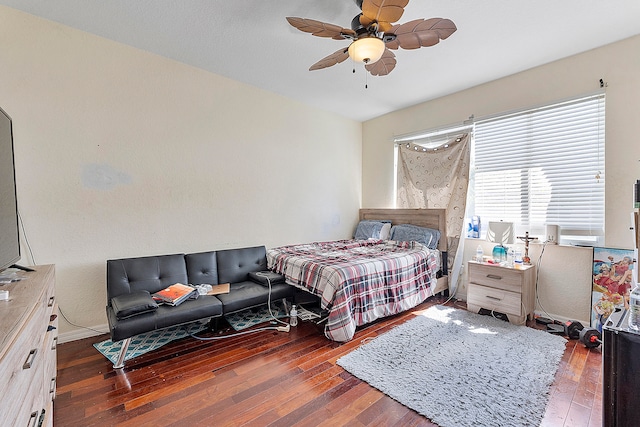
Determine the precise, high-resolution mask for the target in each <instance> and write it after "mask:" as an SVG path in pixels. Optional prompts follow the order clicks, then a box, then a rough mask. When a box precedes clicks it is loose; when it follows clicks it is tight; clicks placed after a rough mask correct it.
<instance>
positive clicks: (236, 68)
mask: <svg viewBox="0 0 640 427" xmlns="http://www.w3.org/2000/svg"><path fill="white" fill-rule="evenodd" d="M0 4H3V5H6V6H10V7H12V8H15V9H19V10H22V11H25V12H28V13H30V14H33V15H36V16H40V17H43V18H46V19H49V20H52V21H57V22H60V23H62V24H65V25H68V26H70V27H74V28H77V29H80V30H83V31H87V32H89V33H93V34H97V35H99V36H102V37H105V38H108V39H111V40H115V41H118V42H121V43H124V44H127V45H130V46H134V47H137V48H140V49H143V50H146V51H149V52H154V53H156V54H159V55H162V56H165V57H168V58H172V59H175V60H177V61H180V62H184V63H186V64H190V65H193V66H196V67H199V68H202V69H205V70H209V71H211V72H213V73H216V74H219V75H222V76H226V77H229V78H232V79H235V80H238V81H241V82H244V83H248V84H250V85H253V86H256V87H259V88H262V89H264V90H267V91H271V92H275V93H278V94H281V95H283V96H285V97H288V98H293V99H296V100H298V101H300V102H302V103H305V104H309V105H312V106H315V107H319V108H321V109H325V110H329V111H334V112H336V113H338V114H341V115H344V116H346V117H349V118H352V119H355V120H359V121H364V120H368V119H371V118H374V117H377V116H380V115H382V114H385V113H388V112H391V111H394V110H397V109H400V108H403V107H407V106H410V105H414V104H418V103H420V102H424V101H427V100H430V99H434V98H437V97H440V96H443V95H447V94H450V93H453V92H457V91H460V90H463V89H466V88H469V87H472V86H476V85H478V84H481V83H484V82H488V81H491V80H495V79H498V78H500V77H504V76H507V75H510V74H514V73H517V72H519V71H523V70H526V69H529V68H532V67H535V66H537V65H541V64H545V63H548V62H551V61H554V60H556V59H560V58H563V57H566V56H569V55H573V54H576V53H579V52H584V51H586V50H589V49H592V48H595V47H599V46H602V45H605V44H608V43H611V42H615V41H618V40H621V39H624V38H627V37H630V36H633V35H636V34H640V1H639V0H609V1H602V0H562V1H558V0H536V1H531V0H411V1H410V2H409V4H408V6H407V7H406V8H405V13H404V15H403V17H402V18H401V19H400V21H399V23H403V22H407V21H410V20H413V19H417V18H432V17H442V18H449V19H451V20H452V21H453V22H454V23H455V24H456V26H457V27H458V31H456V32H455V33H454V34H453V35H452V36H451V37H449V38H448V39H447V40H444V41H442V42H441V43H439V44H437V45H435V46H433V47H427V48H421V49H418V50H402V49H399V50H397V51H395V54H396V59H397V61H398V64H397V66H396V68H395V69H394V70H393V71H392V72H391V73H390V74H389V75H388V76H383V77H372V76H370V75H368V73H366V72H365V71H364V68H362V66H358V67H356V72H355V74H354V73H352V70H353V64H352V62H351V61H349V60H347V61H345V62H343V63H342V64H338V65H335V66H333V67H331V68H328V69H324V70H318V71H313V72H311V71H308V69H309V67H310V66H311V65H312V64H313V63H315V62H316V61H318V60H319V59H321V58H324V57H325V56H327V55H329V54H330V53H333V52H335V51H336V50H338V49H340V48H341V47H345V46H347V45H348V41H346V40H345V41H336V40H332V39H328V38H320V37H315V36H312V35H311V34H308V33H302V32H300V31H298V30H296V29H295V28H293V27H291V26H290V25H289V24H288V23H287V21H286V20H285V17H286V16H298V17H303V18H312V19H316V20H319V21H323V22H328V23H333V24H336V25H340V26H342V27H346V28H349V27H350V23H351V20H352V19H353V17H354V16H355V15H357V14H358V13H359V9H358V8H357V6H356V5H355V3H354V1H353V0H227V1H222V0H108V1H105V0H0ZM630 54H633V55H639V53H638V52H630ZM367 75H368V77H367ZM599 77H602V76H594V80H597V78H599ZM604 77H605V78H606V76H604ZM365 83H367V84H368V89H365ZM594 84H595V81H594Z"/></svg>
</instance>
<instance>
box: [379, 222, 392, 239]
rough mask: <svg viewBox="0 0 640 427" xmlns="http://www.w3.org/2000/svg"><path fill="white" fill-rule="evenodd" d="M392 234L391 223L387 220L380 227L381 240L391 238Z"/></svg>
mask: <svg viewBox="0 0 640 427" xmlns="http://www.w3.org/2000/svg"><path fill="white" fill-rule="evenodd" d="M390 236H391V223H390V222H385V223H384V225H383V226H382V228H381V229H380V240H389V237H390Z"/></svg>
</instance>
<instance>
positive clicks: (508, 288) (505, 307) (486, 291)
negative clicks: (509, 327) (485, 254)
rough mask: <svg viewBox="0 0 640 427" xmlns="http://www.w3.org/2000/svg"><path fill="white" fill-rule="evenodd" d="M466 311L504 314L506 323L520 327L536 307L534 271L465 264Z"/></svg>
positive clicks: (522, 268) (527, 268)
mask: <svg viewBox="0 0 640 427" xmlns="http://www.w3.org/2000/svg"><path fill="white" fill-rule="evenodd" d="M468 265H469V270H468V274H469V285H468V287H467V310H469V311H473V312H475V313H477V312H479V311H480V309H481V308H485V309H487V310H493V311H495V312H498V313H504V314H506V315H507V317H508V318H509V322H511V323H515V324H518V325H521V324H524V323H525V319H526V318H527V317H529V319H533V312H534V310H535V304H536V301H535V299H536V292H535V271H536V268H535V266H533V265H524V266H522V267H521V268H510V267H502V266H500V265H496V264H487V263H482V264H480V263H478V262H475V261H469V264H468Z"/></svg>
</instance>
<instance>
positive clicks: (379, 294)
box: [267, 209, 448, 342]
mask: <svg viewBox="0 0 640 427" xmlns="http://www.w3.org/2000/svg"><path fill="white" fill-rule="evenodd" d="M360 221H361V222H372V221H373V222H384V223H388V224H390V226H389V227H391V226H397V225H401V224H411V225H413V226H417V227H424V228H427V229H431V230H437V231H438V232H439V233H436V234H439V238H438V239H437V240H436V241H435V242H433V240H431V241H429V242H424V241H422V242H421V243H418V242H416V241H409V240H407V241H405V240H402V241H400V240H390V239H386V238H373V239H371V238H370V239H368V240H364V239H350V240H339V241H332V242H313V243H306V244H298V245H289V246H282V247H279V248H273V249H269V250H268V251H267V264H268V267H269V269H270V270H272V271H274V272H276V273H280V274H282V275H284V276H285V280H286V282H287V283H289V284H290V285H293V286H296V287H298V288H300V289H303V290H305V291H307V292H309V293H311V294H313V295H315V296H317V297H319V298H320V304H321V307H322V308H323V309H325V310H327V311H328V312H329V315H328V317H327V320H326V324H325V331H324V332H325V335H326V337H327V338H329V339H331V340H333V341H338V342H346V341H349V340H351V339H352V338H353V336H354V334H355V332H356V328H357V327H358V326H362V325H365V324H367V323H371V322H373V321H375V320H377V319H380V318H383V317H387V316H391V315H394V314H398V313H401V312H403V311H406V310H409V309H411V308H413V307H415V306H416V305H418V304H420V303H421V302H423V301H424V300H426V299H427V298H429V297H430V296H432V295H435V294H436V293H439V292H443V291H446V290H448V284H447V275H446V273H447V271H446V270H447V268H446V252H447V238H446V235H447V234H446V218H445V210H444V209H361V210H360ZM359 226H360V224H359ZM400 228H401V227H397V229H400ZM396 236H401V234H396ZM443 260H444V261H443Z"/></svg>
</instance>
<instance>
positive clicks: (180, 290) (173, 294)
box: [152, 283, 198, 306]
mask: <svg viewBox="0 0 640 427" xmlns="http://www.w3.org/2000/svg"><path fill="white" fill-rule="evenodd" d="M152 296H153V299H154V300H156V301H157V302H161V303H163V304H168V305H173V306H176V305H179V304H181V303H182V302H183V301H185V300H186V299H188V298H191V297H193V298H197V297H198V290H197V289H196V288H194V287H193V286H189V285H183V284H182V283H175V284H173V285H171V286H169V287H168V288H165V289H163V290H161V291H158V292H156V293H154V294H153V295H152Z"/></svg>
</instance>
